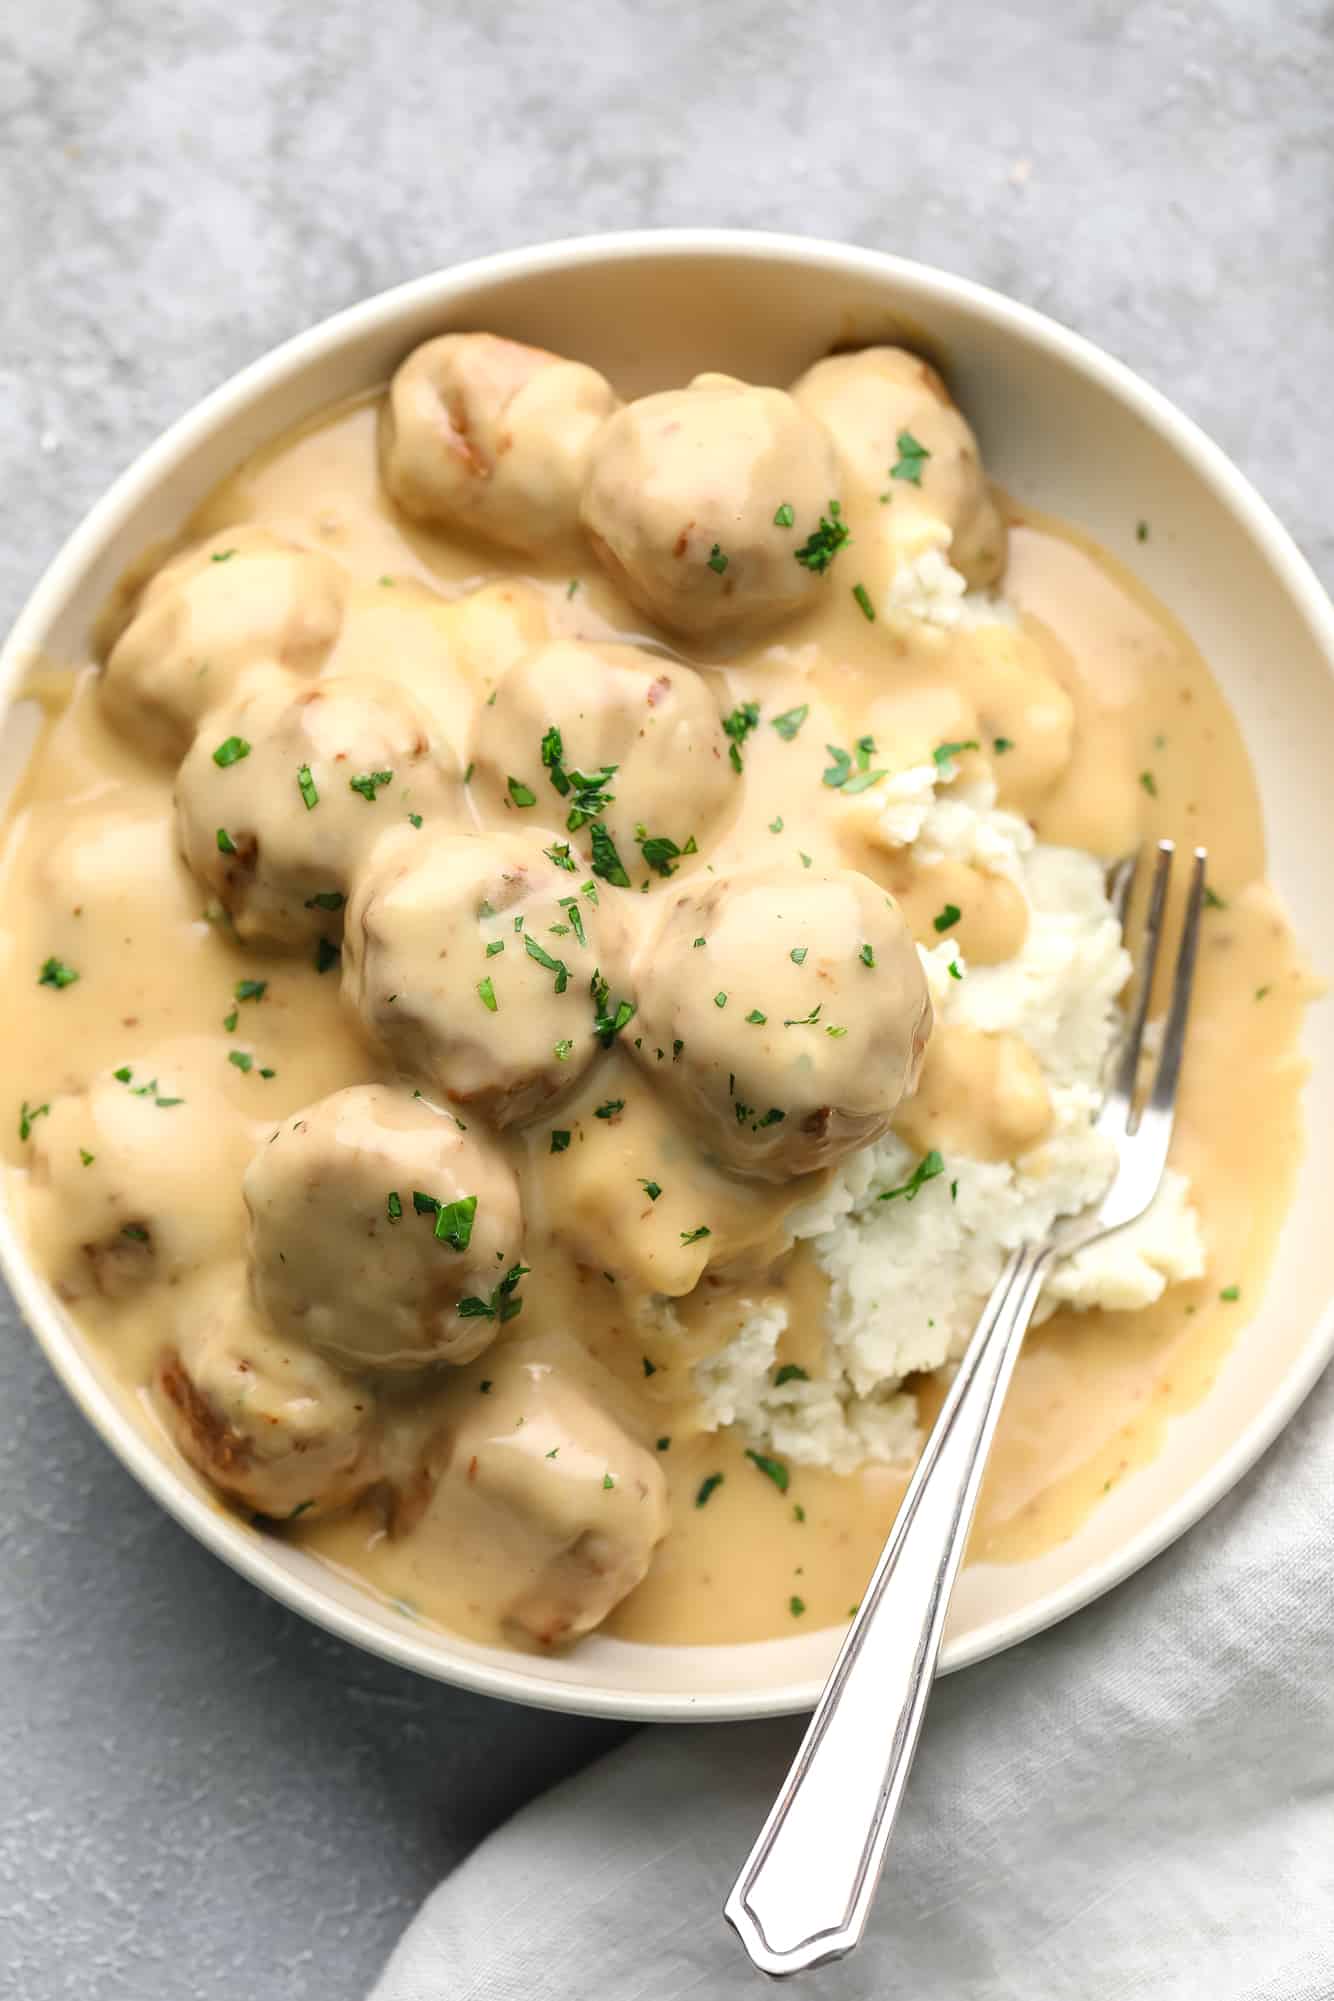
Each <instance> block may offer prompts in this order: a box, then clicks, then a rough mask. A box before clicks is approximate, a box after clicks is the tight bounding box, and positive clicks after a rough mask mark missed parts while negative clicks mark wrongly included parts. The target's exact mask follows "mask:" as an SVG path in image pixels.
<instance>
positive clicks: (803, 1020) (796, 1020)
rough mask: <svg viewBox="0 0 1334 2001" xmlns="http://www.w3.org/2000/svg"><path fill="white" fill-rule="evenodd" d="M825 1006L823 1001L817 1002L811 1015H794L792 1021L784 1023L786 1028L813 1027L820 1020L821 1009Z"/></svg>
mask: <svg viewBox="0 0 1334 2001" xmlns="http://www.w3.org/2000/svg"><path fill="white" fill-rule="evenodd" d="M823 1006H824V1002H823V1001H817V1002H816V1003H815V1006H814V1007H813V1008H812V1009H811V1011H810V1013H809V1014H803V1015H794V1016H793V1018H792V1020H791V1021H785V1022H784V1023H783V1026H784V1028H810V1027H812V1026H813V1025H814V1024H815V1023H816V1022H817V1021H818V1020H819V1019H820V1009H821V1008H822V1007H823Z"/></svg>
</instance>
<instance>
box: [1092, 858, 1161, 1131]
mask: <svg viewBox="0 0 1334 2001" xmlns="http://www.w3.org/2000/svg"><path fill="white" fill-rule="evenodd" d="M1174 853H1175V849H1174V847H1173V844H1172V842H1171V841H1159V843H1158V850H1157V853H1156V855H1155V857H1154V864H1153V887H1152V889H1151V890H1150V892H1149V910H1148V915H1147V916H1146V917H1145V920H1144V938H1143V941H1142V943H1141V945H1140V950H1139V960H1138V965H1137V969H1136V971H1137V984H1136V990H1135V1005H1134V1007H1133V1009H1132V1010H1131V1015H1130V1021H1129V1023H1128V1024H1127V1027H1126V1036H1125V1041H1124V1042H1123V1044H1122V1046H1121V1056H1120V1060H1119V1062H1118V1063H1117V1066H1116V1075H1115V1078H1114V1079H1113V1082H1112V1087H1111V1090H1110V1091H1109V1092H1108V1094H1107V1095H1108V1102H1109V1105H1111V1104H1114V1105H1116V1106H1117V1107H1118V1108H1120V1109H1121V1110H1122V1111H1124V1112H1126V1113H1129V1110H1130V1107H1131V1105H1132V1104H1133V1103H1134V1098H1135V1085H1136V1083H1137V1081H1138V1078H1139V1059H1140V1050H1141V1047H1142V1045H1143V1042H1144V1024H1145V1022H1146V1021H1147V1019H1148V1014H1149V999H1150V996H1151V995H1152V993H1153V976H1154V973H1155V972H1156V970H1157V966H1158V947H1159V944H1160V943H1161V941H1162V935H1163V910H1164V908H1165V906H1166V903H1167V881H1168V877H1169V876H1170V875H1171V873H1172V856H1173V854H1174ZM1128 1130H1130V1131H1132V1132H1133V1130H1134V1126H1133V1124H1129V1125H1128Z"/></svg>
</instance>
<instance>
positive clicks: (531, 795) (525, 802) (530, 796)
mask: <svg viewBox="0 0 1334 2001" xmlns="http://www.w3.org/2000/svg"><path fill="white" fill-rule="evenodd" d="M505 786H506V790H507V791H508V792H509V795H510V798H511V799H512V800H513V801H514V803H515V805H516V806H536V804H537V794H536V792H534V790H533V788H532V786H531V785H525V784H524V782H523V780H522V779H521V778H507V779H506V780H505Z"/></svg>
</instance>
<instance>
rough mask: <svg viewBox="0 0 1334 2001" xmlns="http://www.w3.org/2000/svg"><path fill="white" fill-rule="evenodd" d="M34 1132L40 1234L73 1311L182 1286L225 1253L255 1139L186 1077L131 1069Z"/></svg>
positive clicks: (215, 1096)
mask: <svg viewBox="0 0 1334 2001" xmlns="http://www.w3.org/2000/svg"><path fill="white" fill-rule="evenodd" d="M121 1069H122V1070H123V1071H124V1073H125V1074H124V1075H115V1076H108V1075H103V1076H102V1077H100V1078H98V1079H97V1081H96V1082H95V1083H93V1084H91V1085H90V1086H89V1088H88V1089H87V1090H86V1091H76V1092H71V1093H69V1094H68V1095H67V1096H62V1097H58V1098H53V1099H52V1100H51V1105H50V1110H49V1112H46V1113H44V1114H43V1115H41V1116H40V1117H38V1118H35V1119H34V1120H33V1123H32V1156H31V1166H30V1171H29V1187H28V1196H27V1206H28V1221H29V1228H30V1230H31V1232H32V1235H33V1240H34V1242H35V1243H37V1244H39V1245H40V1247H41V1251H42V1257H43V1262H44V1265H45V1268H46V1269H47V1270H48V1271H49V1272H50V1273H51V1275H52V1283H53V1284H54V1286H55V1289H56V1291H57V1292H58V1293H59V1294H60V1296H61V1298H62V1299H66V1300H75V1299H82V1298H87V1297H90V1296H95V1295H100V1296H101V1297H103V1298H108V1299H116V1298H123V1297H125V1296H126V1295H127V1294H129V1293H132V1292H135V1291H137V1290H138V1289H139V1288H140V1287H141V1286H144V1285H147V1284H148V1283H150V1282H151V1281H154V1280H158V1281H161V1282H164V1283H168V1284H179V1283H181V1281H182V1280H183V1279H186V1278H188V1277H190V1276H191V1275H192V1274H193V1273H195V1272H196V1271H199V1270H201V1269H202V1268H204V1267H205V1266H206V1265H207V1264H208V1263H209V1262H210V1261H211V1260H212V1259H215V1258H216V1257H217V1256H218V1255H219V1252H220V1251H222V1250H223V1249H225V1247H226V1245H227V1242H228V1239H229V1236H230V1235H231V1233H232V1232H233V1231H234V1230H235V1228H236V1224H237V1219H238V1217H239V1214H240V1209H239V1204H238V1201H237V1189H238V1184H239V1177H240V1175H241V1173H242V1171H243V1169H244V1166H245V1163H246V1161H247V1160H248V1159H249V1157H250V1150H251V1147H252V1145H253V1135H252V1128H251V1126H250V1124H249V1122H248V1121H247V1120H245V1119H243V1118H241V1117H240V1116H239V1115H238V1114H237V1113H236V1112H235V1111H233V1110H232V1108H231V1106H230V1105H229V1104H228V1103H227V1101H226V1099H225V1098H224V1097H223V1096H222V1094H221V1093H220V1092H218V1091H214V1090H212V1089H210V1088H208V1087H207V1086H205V1085H203V1084H201V1083H200V1082H199V1081H198V1079H197V1078H195V1079H191V1080H190V1081H189V1082H185V1081H182V1080H181V1076H180V1073H179V1072H178V1071H177V1069H176V1066H174V1065H173V1064H171V1063H166V1064H163V1065H161V1066H159V1065H156V1064H152V1065H150V1064H148V1063H142V1062H140V1063H132V1064H128V1063H127V1064H124V1065H122V1066H121Z"/></svg>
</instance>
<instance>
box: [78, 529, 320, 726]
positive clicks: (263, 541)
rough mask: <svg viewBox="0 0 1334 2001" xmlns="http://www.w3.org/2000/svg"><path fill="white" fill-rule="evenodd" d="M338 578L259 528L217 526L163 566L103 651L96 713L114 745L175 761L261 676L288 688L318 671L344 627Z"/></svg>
mask: <svg viewBox="0 0 1334 2001" xmlns="http://www.w3.org/2000/svg"><path fill="white" fill-rule="evenodd" d="M345 586H346V579H345V577H344V574H343V571H342V570H341V569H340V568H339V566H338V564H337V563H335V562H333V561H332V560H331V559H330V558H329V557H328V556H323V555H319V554H316V553H315V552H313V551H311V550H309V549H299V548H297V547H296V546H295V544H294V543H291V542H283V541H280V540H279V538H278V537H277V536H276V535H270V534H269V533H268V532H267V530H265V529H263V528H227V529H224V530H223V531H222V532H221V533H220V534H217V535H210V536H209V538H208V540H207V541H206V542H199V543H196V544H195V546H194V547H193V548H190V549H186V550H184V551H183V552H182V553H181V554H180V555H178V556H174V557H173V558H172V560H171V561H170V562H169V563H166V564H164V566H163V567H162V569H160V570H159V571H158V572H157V574H156V576H154V577H153V578H152V580H151V582H150V583H149V584H148V585H147V586H146V588H145V589H144V591H143V593H142V595H141V596H140V598H139V601H138V604H137V606H136V607H135V611H134V616H133V617H132V618H131V620H130V622H129V624H128V625H127V626H126V627H125V630H124V631H123V632H122V633H121V635H120V637H119V639H118V640H117V641H116V643H115V645H114V646H113V647H112V649H111V652H110V654H109V656H108V658H107V662H106V666H105V668H104V670H103V674H102V679H101V683H100V694H101V700H102V707H103V710H104V711H105V713H106V715H107V717H108V719H109V721H110V722H111V723H112V724H113V725H114V727H115V728H116V729H117V730H118V731H119V732H120V734H121V735H122V736H125V737H128V738H129V739H130V740H131V741H132V742H134V743H136V744H138V745H140V746H141V747H142V748H143V749H145V750H147V751H148V752H150V753H151V754H152V755H153V756H155V757H160V758H162V759H163V760H164V761H165V762H167V763H171V764H175V763H176V762H177V761H178V760H179V759H180V758H182V757H183V756H184V755H185V753H186V751H187V750H188V749H189V747H190V740H191V738H192V737H193V736H194V733H195V731H196V729H197V728H198V727H199V724H200V721H201V719H202V717H203V715H204V713H205V711H206V710H208V709H211V708H213V707H215V706H216V704H218V703H219V702H226V701H228V700H230V699H232V698H233V697H234V695H235V694H236V692H237V689H238V683H239V682H240V681H241V680H242V679H247V678H248V677H249V676H250V675H251V674H252V673H254V672H256V671H261V672H262V673H263V675H264V677H265V678H266V679H271V678H274V677H277V678H278V679H279V680H280V681H281V682H283V683H286V684H288V685H289V687H290V684H291V683H292V682H293V681H295V680H298V679H304V678H311V679H313V678H314V676H315V675H316V674H318V673H319V671H320V668H321V666H322V665H323V663H324V661H325V659H326V658H327V656H328V654H329V651H330V649H331V647H332V646H333V644H334V641H335V640H336V639H337V637H338V633H339V628H340V626H341V624H342V618H343V600H344V596H345Z"/></svg>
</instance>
